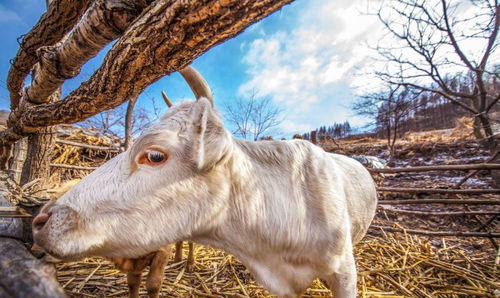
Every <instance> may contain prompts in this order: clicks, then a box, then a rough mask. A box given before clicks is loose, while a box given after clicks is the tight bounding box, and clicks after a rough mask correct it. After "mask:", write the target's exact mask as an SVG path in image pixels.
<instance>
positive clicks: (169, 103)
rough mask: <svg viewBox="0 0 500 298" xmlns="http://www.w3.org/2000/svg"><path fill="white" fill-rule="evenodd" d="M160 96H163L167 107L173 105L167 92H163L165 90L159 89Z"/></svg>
mask: <svg viewBox="0 0 500 298" xmlns="http://www.w3.org/2000/svg"><path fill="white" fill-rule="evenodd" d="M161 96H163V100H164V101H165V103H166V104H167V107H169V108H171V107H172V106H173V104H172V102H171V101H170V99H169V98H168V96H167V93H165V91H163V90H161Z"/></svg>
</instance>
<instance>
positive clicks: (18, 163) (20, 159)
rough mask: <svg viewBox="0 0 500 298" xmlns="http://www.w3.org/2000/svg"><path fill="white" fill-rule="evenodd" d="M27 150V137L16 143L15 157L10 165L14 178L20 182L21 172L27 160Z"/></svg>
mask: <svg viewBox="0 0 500 298" xmlns="http://www.w3.org/2000/svg"><path fill="white" fill-rule="evenodd" d="M27 151H28V142H27V140H26V139H21V140H19V141H18V142H16V144H15V145H14V153H13V154H14V157H13V158H12V160H11V164H10V165H9V170H10V171H11V173H12V178H13V179H14V181H16V182H17V183H18V184H19V183H21V173H22V171H23V165H24V161H25V160H26V152H27Z"/></svg>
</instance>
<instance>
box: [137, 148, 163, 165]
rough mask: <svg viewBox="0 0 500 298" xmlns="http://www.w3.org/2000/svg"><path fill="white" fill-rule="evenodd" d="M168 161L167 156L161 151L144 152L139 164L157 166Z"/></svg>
mask: <svg viewBox="0 0 500 298" xmlns="http://www.w3.org/2000/svg"><path fill="white" fill-rule="evenodd" d="M166 160H167V154H166V153H163V152H162V151H159V150H148V151H146V152H144V153H143V154H142V155H141V157H140V158H139V160H138V163H139V164H147V165H150V166H157V165H160V164H162V163H164V162H165V161H166Z"/></svg>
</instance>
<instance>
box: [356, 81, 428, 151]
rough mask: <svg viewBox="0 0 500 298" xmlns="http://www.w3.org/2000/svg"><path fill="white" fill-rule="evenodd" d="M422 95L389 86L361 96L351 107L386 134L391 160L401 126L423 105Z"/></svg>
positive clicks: (408, 89) (418, 92)
mask: <svg viewBox="0 0 500 298" xmlns="http://www.w3.org/2000/svg"><path fill="white" fill-rule="evenodd" d="M421 94H422V91H415V90H413V89H410V88H404V87H401V86H396V87H394V86H392V85H389V86H388V87H387V89H386V90H384V91H380V92H376V93H372V94H368V95H364V96H361V97H360V98H359V99H358V100H357V101H355V102H354V103H353V105H352V106H351V109H352V110H353V111H354V112H355V113H356V114H358V115H361V116H367V117H369V118H372V119H373V121H374V123H375V126H376V130H377V131H383V132H385V135H386V137H387V148H388V150H389V155H390V160H392V159H393V158H394V153H395V144H396V140H397V137H398V134H399V128H400V124H401V122H402V121H403V120H404V119H406V118H408V117H409V116H410V115H411V113H412V112H414V111H415V110H416V109H418V107H419V106H420V105H421V101H420V100H419V97H420V96H421Z"/></svg>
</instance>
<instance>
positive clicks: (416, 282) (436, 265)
mask: <svg viewBox="0 0 500 298" xmlns="http://www.w3.org/2000/svg"><path fill="white" fill-rule="evenodd" d="M441 241H442V244H441V248H440V249H436V248H433V247H432V246H431V245H430V242H429V241H428V240H425V239H424V238H421V237H418V236H410V235H404V234H399V233H398V234H383V235H382V236H377V237H375V236H367V237H366V238H365V240H364V241H362V242H361V243H360V244H358V245H357V246H356V259H357V264H358V286H359V287H358V288H359V293H358V294H359V297H465V296H466V297H472V296H477V297H494V296H495V295H498V294H499V292H498V290H497V289H500V281H499V279H498V276H499V275H498V267H497V266H496V265H495V264H494V256H493V255H489V254H488V253H487V252H484V253H483V252H481V253H475V254H474V255H471V254H470V253H468V252H467V251H464V250H463V249H462V248H460V247H461V246H460V245H459V244H456V243H457V242H456V241H455V242H454V243H455V244H454V245H452V246H448V243H447V241H446V240H445V239H441ZM185 250H187V247H185ZM195 252H196V266H195V270H194V272H193V273H188V272H186V271H185V270H184V261H183V262H181V263H177V264H173V263H171V264H169V266H168V267H167V269H166V270H165V280H164V282H163V287H162V293H161V294H162V296H163V297H271V296H270V295H269V293H268V292H267V291H266V290H264V289H263V288H262V287H261V286H259V285H258V284H257V283H256V282H255V281H254V279H253V278H252V276H251V274H250V272H249V271H248V270H247V269H246V268H245V267H244V266H243V265H241V263H240V262H238V261H237V260H236V259H235V258H234V257H233V256H231V255H228V254H226V253H224V252H223V251H221V250H216V249H213V248H210V247H204V246H201V245H198V246H197V247H196V250H195ZM186 253H187V251H186ZM58 278H59V281H60V282H61V284H62V285H63V286H64V288H65V289H66V291H67V293H68V295H70V296H73V297H79V296H80V297H104V296H105V297H124V296H126V295H127V294H128V290H127V284H126V277H125V274H123V273H120V272H119V271H118V270H116V269H114V268H113V266H112V265H111V264H110V263H109V262H107V261H105V260H103V259H99V258H88V259H86V260H84V261H82V262H78V263H71V264H63V265H60V266H59V267H58ZM495 291H496V292H495ZM141 295H146V291H145V289H144V288H141ZM303 297H331V294H330V292H329V290H327V288H326V287H325V286H324V284H323V283H322V282H321V281H320V280H315V281H314V282H313V284H312V285H311V287H310V288H309V289H308V290H307V292H306V293H305V294H304V296H303Z"/></svg>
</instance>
